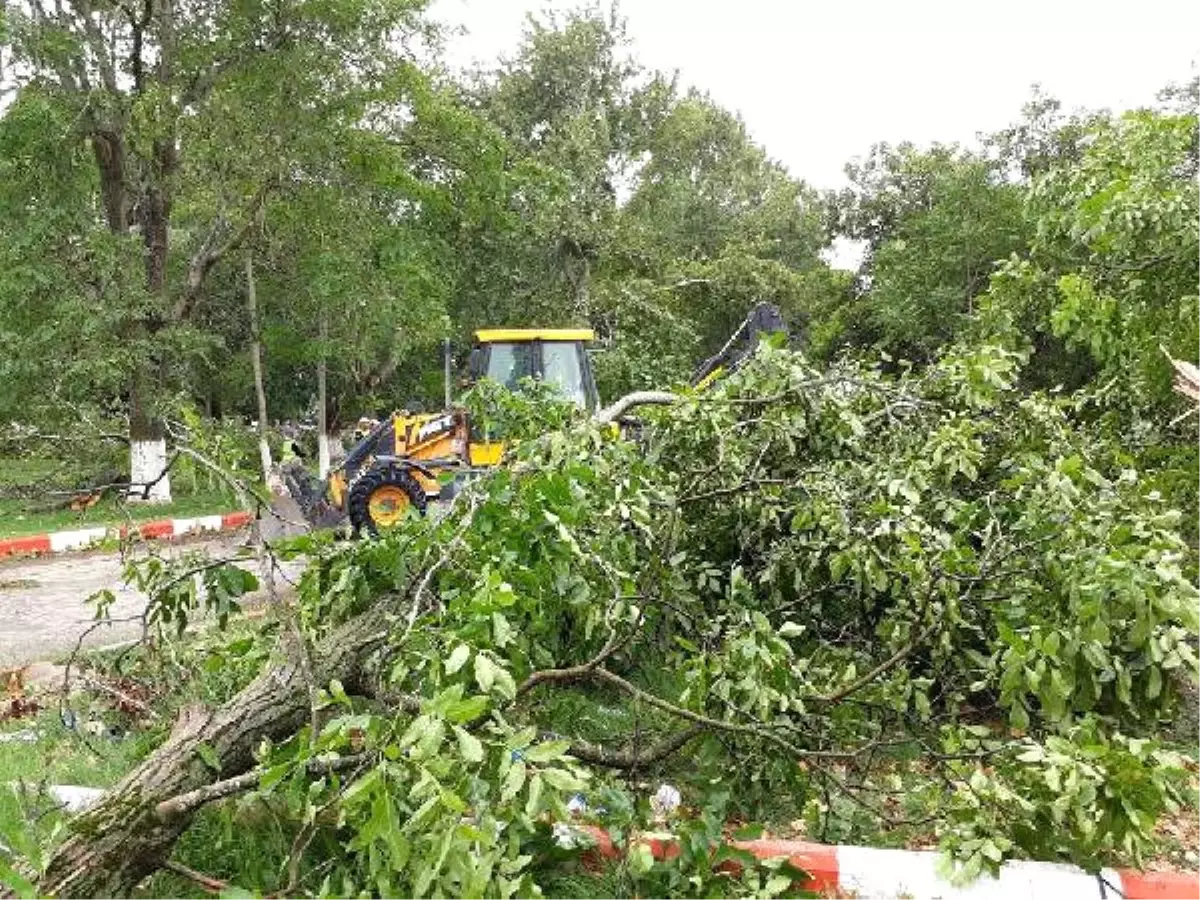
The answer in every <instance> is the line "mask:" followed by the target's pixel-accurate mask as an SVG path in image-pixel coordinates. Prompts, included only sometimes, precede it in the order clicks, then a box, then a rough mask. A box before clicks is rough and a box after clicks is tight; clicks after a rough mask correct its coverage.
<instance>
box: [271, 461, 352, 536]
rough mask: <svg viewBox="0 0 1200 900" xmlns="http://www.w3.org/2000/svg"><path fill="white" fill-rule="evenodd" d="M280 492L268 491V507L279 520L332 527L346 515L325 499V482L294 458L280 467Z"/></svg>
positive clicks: (316, 526)
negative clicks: (269, 495)
mask: <svg viewBox="0 0 1200 900" xmlns="http://www.w3.org/2000/svg"><path fill="white" fill-rule="evenodd" d="M280 475H281V477H282V481H283V486H284V488H285V490H284V491H274V490H273V491H272V492H271V509H272V510H274V511H275V513H276V514H277V515H279V516H280V517H281V518H282V519H285V520H291V521H296V522H298V521H304V522H307V523H308V525H309V527H310V528H335V527H337V526H338V525H341V524H342V523H343V522H345V521H346V514H345V513H344V512H343V511H342V510H340V509H338V508H337V507H336V506H334V505H333V504H331V503H330V502H329V501H328V500H327V499H325V482H323V481H321V479H319V478H317V476H315V475H313V474H312V473H311V472H309V471H308V470H307V469H305V468H304V463H302V462H301V461H300V460H298V459H292V460H289V461H287V462H285V463H284V464H283V465H282V466H280Z"/></svg>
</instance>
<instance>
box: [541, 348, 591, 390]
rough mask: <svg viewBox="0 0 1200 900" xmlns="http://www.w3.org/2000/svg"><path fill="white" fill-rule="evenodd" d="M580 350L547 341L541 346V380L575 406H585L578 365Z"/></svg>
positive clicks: (581, 371) (581, 370) (585, 388)
mask: <svg viewBox="0 0 1200 900" xmlns="http://www.w3.org/2000/svg"><path fill="white" fill-rule="evenodd" d="M579 353H580V348H579V346H578V345H577V344H574V343H569V342H565V341H564V342H556V341H547V342H545V343H543V344H542V378H543V380H545V381H546V382H548V383H550V384H552V385H554V386H555V387H557V388H558V389H559V391H560V392H561V393H562V395H563V397H565V398H566V399H568V400H570V401H572V402H573V403H575V404H576V405H577V406H587V405H588V403H587V400H588V397H587V387H586V385H585V384H584V383H583V367H582V366H581V365H580V363H579Z"/></svg>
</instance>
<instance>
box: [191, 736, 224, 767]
mask: <svg viewBox="0 0 1200 900" xmlns="http://www.w3.org/2000/svg"><path fill="white" fill-rule="evenodd" d="M196 755H197V756H199V757H200V759H201V761H202V762H203V763H204V764H205V765H206V766H208V767H209V768H210V769H212V770H213V771H214V772H218V773H219V772H220V771H221V760H220V759H218V758H217V751H216V750H215V749H214V748H213V745H212V744H210V743H208V742H207V741H201V742H200V743H199V744H197V745H196Z"/></svg>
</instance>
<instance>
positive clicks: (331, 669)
mask: <svg viewBox="0 0 1200 900" xmlns="http://www.w3.org/2000/svg"><path fill="white" fill-rule="evenodd" d="M386 634H387V622H386V619H385V616H384V613H383V609H382V608H380V607H377V608H375V609H373V610H371V611H369V612H366V613H363V614H362V615H360V616H358V617H356V618H354V619H351V620H350V621H349V622H347V623H345V624H344V625H342V626H341V627H340V628H338V629H336V630H335V631H333V632H332V633H331V634H330V635H329V636H328V638H327V639H326V640H324V641H322V642H321V643H320V644H319V645H318V646H317V647H315V648H314V652H313V659H314V660H315V665H316V666H317V667H318V669H317V671H315V672H314V673H313V682H315V683H316V684H327V683H328V682H329V681H330V680H332V679H334V678H337V679H339V680H341V681H342V683H343V684H346V685H347V686H348V687H353V686H355V685H357V684H358V682H359V681H360V680H361V678H362V676H363V661H364V659H365V658H366V657H367V656H368V655H369V653H370V652H371V651H372V650H373V649H374V648H376V647H377V646H379V645H380V643H381V642H382V641H383V640H384V639H385V637H386ZM305 670H306V667H305V664H304V662H303V661H302V660H300V659H297V658H295V657H294V656H289V657H285V658H284V659H282V660H280V661H279V662H277V663H276V664H273V665H271V666H269V667H267V668H266V669H265V670H264V671H263V672H262V673H261V674H260V675H259V676H258V677H257V678H256V679H255V680H254V681H252V682H251V683H250V684H249V685H248V686H247V687H246V688H244V689H243V690H242V692H241V693H239V694H238V695H237V696H236V697H234V698H233V699H232V700H230V701H229V702H228V703H226V704H225V705H224V706H222V707H221V708H220V709H217V710H214V711H206V710H203V709H202V708H196V707H193V708H192V709H190V710H186V711H185V712H184V713H183V714H181V716H180V718H179V721H178V722H177V723H176V725H175V728H174V730H173V731H172V733H171V736H170V737H169V738H168V739H167V741H166V743H165V744H163V745H162V746H161V747H160V748H159V749H158V750H157V751H155V752H154V753H153V754H151V755H150V756H149V757H148V758H147V759H146V760H145V761H143V762H142V763H141V764H140V765H139V766H138V767H137V768H135V769H134V770H133V771H132V772H130V773H129V774H128V775H126V776H125V778H124V779H122V780H121V782H120V783H119V784H117V785H116V786H115V787H114V788H112V789H111V790H110V791H109V792H108V793H107V794H106V795H105V796H104V798H103V799H101V800H100V802H99V803H97V804H96V805H95V806H94V807H92V808H91V809H89V810H88V811H87V812H85V813H83V814H81V815H80V816H78V817H77V818H76V819H75V820H74V821H73V823H72V825H73V827H72V834H71V836H70V837H69V838H68V839H67V840H66V841H65V842H64V843H63V844H62V845H61V846H60V847H59V848H58V849H57V850H56V851H55V853H54V855H53V857H52V858H51V859H50V863H49V865H48V867H47V868H46V872H45V874H44V875H43V877H42V879H41V881H40V883H39V885H38V893H39V894H41V895H52V896H57V897H127V896H130V895H131V894H132V893H133V891H134V889H135V888H136V887H137V885H138V884H139V883H140V882H141V881H142V880H143V879H144V878H146V877H147V876H149V875H151V874H153V873H154V872H155V871H156V870H158V869H159V868H161V867H162V865H163V863H165V862H166V860H167V858H168V857H169V856H170V854H171V850H172V848H173V847H174V845H175V841H176V840H177V839H178V838H179V836H180V835H181V834H182V833H183V832H184V831H185V830H186V829H187V827H188V825H189V824H190V823H191V820H192V817H193V815H194V812H195V810H194V809H186V810H183V811H181V812H179V813H177V814H168V815H163V814H162V813H160V811H159V809H158V806H159V804H160V803H162V802H163V801H165V800H170V799H172V798H174V797H177V796H178V795H180V794H183V793H186V792H188V791H194V790H196V789H197V788H201V787H204V786H205V785H208V784H211V783H213V782H215V781H217V780H218V779H223V778H229V777H231V776H234V775H238V774H241V773H242V772H245V771H247V770H249V769H250V768H251V767H252V766H253V765H254V758H253V752H254V749H255V748H256V747H257V746H258V745H259V743H260V742H261V741H262V739H263V738H264V737H268V738H271V739H273V740H280V739H283V738H286V737H289V736H291V735H292V734H293V733H294V732H295V731H296V729H298V728H299V727H300V726H301V725H303V724H304V723H305V722H307V721H308V719H309V716H310V711H311V691H312V690H313V683H311V682H310V681H309V680H308V679H307V678H306V677H305ZM202 745H207V746H208V747H209V748H211V749H212V751H213V752H214V753H215V754H216V758H217V759H218V760H219V761H220V766H221V770H220V772H216V771H214V770H213V769H212V768H211V767H210V766H209V765H208V764H207V763H205V762H204V760H203V759H202V758H201V756H200V753H199V748H200V747H201V746H202ZM206 755H207V753H206ZM167 808H168V809H169V808H170V806H169V805H168V807H167Z"/></svg>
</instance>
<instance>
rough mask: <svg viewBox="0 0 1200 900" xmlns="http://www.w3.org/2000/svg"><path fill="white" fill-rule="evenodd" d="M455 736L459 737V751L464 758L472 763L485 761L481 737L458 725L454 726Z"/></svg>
mask: <svg viewBox="0 0 1200 900" xmlns="http://www.w3.org/2000/svg"><path fill="white" fill-rule="evenodd" d="M454 736H455V737H456V738H458V752H459V753H460V754H461V755H462V758H463V759H465V760H466V761H467V762H470V763H477V762H482V761H483V744H482V743H481V742H480V740H479V738H477V737H475V736H474V735H473V734H471V733H470V732H468V731H466V730H464V729H462V728H459V727H458V726H457V725H456V726H455V727H454Z"/></svg>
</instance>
